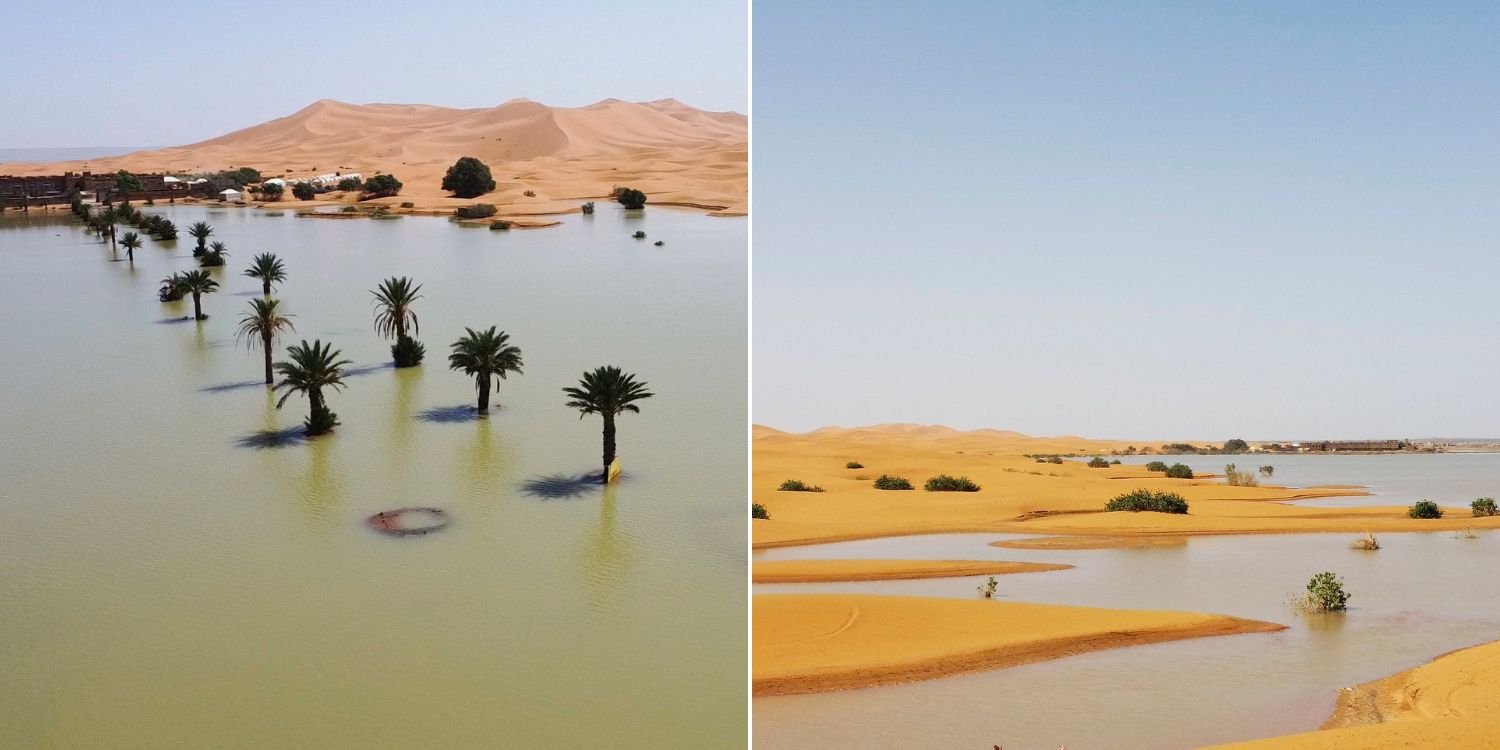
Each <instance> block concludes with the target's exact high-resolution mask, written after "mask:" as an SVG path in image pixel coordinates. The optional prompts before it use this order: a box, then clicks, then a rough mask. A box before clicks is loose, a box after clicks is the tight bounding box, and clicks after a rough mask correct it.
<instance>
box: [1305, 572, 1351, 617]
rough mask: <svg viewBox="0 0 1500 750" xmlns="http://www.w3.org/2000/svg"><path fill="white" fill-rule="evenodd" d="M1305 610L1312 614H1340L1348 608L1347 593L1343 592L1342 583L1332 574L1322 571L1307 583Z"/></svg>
mask: <svg viewBox="0 0 1500 750" xmlns="http://www.w3.org/2000/svg"><path fill="white" fill-rule="evenodd" d="M1306 606H1307V609H1309V610H1311V611H1313V612H1342V611H1344V610H1346V609H1348V608H1349V593H1348V592H1347V591H1344V582H1343V580H1341V579H1340V578H1339V577H1338V576H1336V575H1334V574H1333V573H1330V572H1327V571H1324V572H1322V573H1319V574H1317V575H1315V576H1313V577H1312V580H1311V581H1308V582H1307V599H1306Z"/></svg>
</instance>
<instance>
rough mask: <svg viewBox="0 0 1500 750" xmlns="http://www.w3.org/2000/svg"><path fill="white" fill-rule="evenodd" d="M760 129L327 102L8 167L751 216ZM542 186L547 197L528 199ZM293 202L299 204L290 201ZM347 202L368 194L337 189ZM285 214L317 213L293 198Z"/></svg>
mask: <svg viewBox="0 0 1500 750" xmlns="http://www.w3.org/2000/svg"><path fill="white" fill-rule="evenodd" d="M462 156H474V157H477V158H479V159H480V160H481V161H483V162H485V163H486V164H488V165H489V167H490V170H491V172H492V173H493V175H494V178H495V181H496V182H497V183H498V185H497V189H496V190H495V192H493V193H489V194H486V195H484V196H481V197H479V198H475V199H458V198H453V197H451V196H450V195H449V194H448V193H445V192H443V191H442V189H441V183H442V178H443V174H444V173H445V172H446V171H447V169H448V167H449V166H451V165H452V164H453V162H454V161H456V160H457V159H458V158H459V157H462ZM748 156H749V122H748V119H747V118H746V117H745V116H744V115H741V114H738V113H734V112H707V111H704V110H700V109H696V108H694V107H690V106H688V105H686V104H683V103H682V102H679V101H677V100H675V99H661V100H657V101H650V102H638V103H637V102H625V101H621V100H618V99H606V100H604V101H600V102H597V103H594V104H590V105H588V106H586V107H550V106H547V105H545V104H540V103H538V102H534V101H530V100H527V99H512V100H510V101H507V102H505V103H503V104H500V105H498V106H496V107H490V108H481V109H454V108H449V107H436V106H431V105H425V104H363V105H361V104H349V103H346V102H339V101H334V100H332V99H322V100H319V101H317V102H314V103H312V104H310V105H308V106H307V107H304V108H303V109H301V110H298V111H297V112H294V113H292V114H290V115H287V116H286V117H280V118H277V119H274V120H271V121H269V122H265V123H261V124H259V125H254V126H251V127H248V128H243V129H241V130H236V131H234V132H231V133H227V134H225V135H221V136H218V137H215V138H210V139H208V140H206V141H200V142H198V143H193V144H188V145H185V146H175V147H171V148H163V149H154V150H148V151H137V152H133V153H130V154H125V155H122V156H113V157H105V158H99V159H90V160H88V161H87V162H83V161H73V162H45V163H7V164H0V173H4V174H17V175H34V174H60V173H62V172H64V171H74V172H80V171H83V169H84V166H85V163H86V164H87V168H88V169H89V170H91V171H93V172H95V173H99V172H113V171H115V170H119V169H126V170H129V171H133V172H171V173H177V174H191V173H198V172H212V171H218V170H223V169H230V168H235V167H254V168H256V169H259V170H260V171H261V173H262V175H263V176H264V177H266V178H271V177H282V178H284V179H287V180H289V181H290V180H294V179H295V178H301V177H312V176H315V175H318V174H328V173H332V172H341V173H349V172H358V173H361V174H363V175H364V176H365V177H369V176H371V175H374V174H375V173H377V172H387V173H390V174H394V175H396V177H397V178H398V179H400V180H401V181H402V183H403V188H402V190H401V194H400V195H399V196H396V197H394V198H382V199H375V200H373V201H370V203H375V204H382V205H390V206H395V207H399V205H400V204H401V203H404V202H409V203H414V204H415V208H417V209H425V210H429V211H438V212H451V210H452V209H453V208H454V207H456V206H460V205H467V204H470V203H476V202H483V203H493V204H495V205H496V206H499V207H501V212H500V214H501V215H503V216H510V215H520V216H524V215H537V214H556V213H567V212H575V211H577V210H578V207H579V205H580V204H581V203H582V202H584V201H586V200H590V199H599V198H602V197H605V196H608V195H609V192H610V189H611V188H612V187H613V186H617V185H619V186H630V187H634V188H638V189H640V190H643V191H645V192H646V194H647V195H648V196H649V199H650V200H649V203H648V204H647V205H648V207H649V206H651V205H679V206H690V207H697V208H702V209H705V210H709V211H712V212H715V213H718V214H722V215H743V214H744V213H745V211H746V210H747V207H748V186H749V159H748ZM527 191H531V192H532V193H534V195H531V196H528V195H526V192H527ZM287 197H288V198H290V197H291V196H290V195H288V196H287ZM325 197H327V198H329V199H331V200H334V201H337V202H346V203H347V202H352V201H353V200H354V199H355V196H354V195H347V196H346V195H342V194H332V193H330V194H325ZM267 205H269V206H275V207H283V208H289V207H305V206H308V205H309V204H308V203H304V202H301V201H295V200H286V201H281V202H278V203H272V204H267Z"/></svg>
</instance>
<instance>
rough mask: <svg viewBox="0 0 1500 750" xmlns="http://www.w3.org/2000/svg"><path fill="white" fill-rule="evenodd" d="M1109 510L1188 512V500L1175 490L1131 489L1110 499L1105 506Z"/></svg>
mask: <svg viewBox="0 0 1500 750" xmlns="http://www.w3.org/2000/svg"><path fill="white" fill-rule="evenodd" d="M1104 510H1106V511H1109V512H1114V511H1119V510H1128V511H1131V512H1133V513H1139V512H1141V511H1151V512H1153V513H1186V512H1188V504H1187V500H1185V499H1183V497H1182V495H1179V494H1177V493H1175V492H1153V491H1152V490H1147V489H1139V490H1131V491H1130V492H1127V493H1125V494H1123V495H1120V496H1118V497H1116V498H1115V499H1113V500H1110V501H1109V503H1108V504H1106V505H1105V506H1104Z"/></svg>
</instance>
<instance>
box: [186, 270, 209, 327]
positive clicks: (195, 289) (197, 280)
mask: <svg viewBox="0 0 1500 750" xmlns="http://www.w3.org/2000/svg"><path fill="white" fill-rule="evenodd" d="M178 284H179V285H180V288H181V289H182V291H183V292H184V293H186V294H191V295H193V317H195V318H197V319H198V320H203V319H204V317H206V316H205V315H204V314H203V295H205V294H213V293H214V292H216V291H218V290H219V282H217V281H214V277H212V276H210V275H208V272H207V271H205V270H203V269H201V268H199V269H196V270H193V271H186V272H184V273H183V274H182V277H181V278H180V279H179V280H178Z"/></svg>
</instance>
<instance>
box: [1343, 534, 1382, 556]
mask: <svg viewBox="0 0 1500 750" xmlns="http://www.w3.org/2000/svg"><path fill="white" fill-rule="evenodd" d="M1349 548H1350V549H1358V550H1366V551H1370V552H1373V551H1375V550H1378V549H1380V540H1378V539H1376V538H1375V535H1374V534H1372V533H1370V532H1368V531H1367V532H1365V535H1364V536H1362V537H1360V538H1358V539H1355V540H1354V542H1353V543H1351V544H1350V545H1349Z"/></svg>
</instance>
